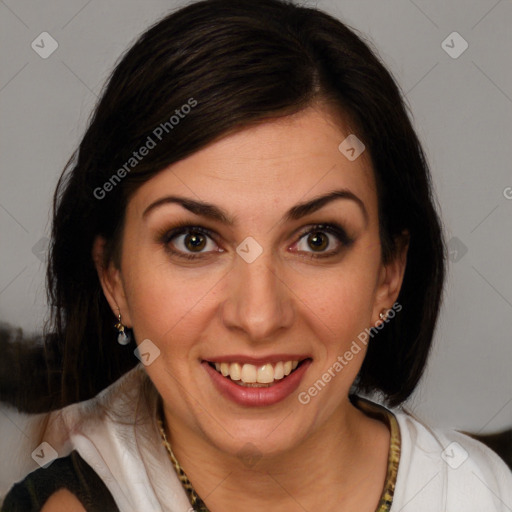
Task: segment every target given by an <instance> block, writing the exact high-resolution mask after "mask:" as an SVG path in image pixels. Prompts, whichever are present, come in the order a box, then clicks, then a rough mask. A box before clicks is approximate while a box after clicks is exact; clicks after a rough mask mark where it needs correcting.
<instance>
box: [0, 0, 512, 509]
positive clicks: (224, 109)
mask: <svg viewBox="0 0 512 512" xmlns="http://www.w3.org/2000/svg"><path fill="white" fill-rule="evenodd" d="M68 167H69V169H68V172H66V173H65V174H64V175H63V177H62V178H61V180H60V182H59V184H58V187H57V191H56V194H55V203H54V223H53V233H52V237H53V238H52V247H51V257H50V263H49V268H48V285H49V287H48V288H49V291H50V295H51V299H52V304H53V305H54V309H53V318H52V324H51V325H52V329H50V331H49V334H48V336H47V339H46V342H47V353H48V354H49V358H48V360H49V362H48V375H49V377H48V389H47V390H44V392H43V391H42V392H41V398H40V399H41V400H42V401H43V402H42V403H43V404H44V409H45V410H47V411H50V410H51V411H52V412H51V413H49V414H48V415H47V416H46V420H47V421H46V423H45V424H44V428H41V436H40V438H39V439H38V442H39V443H42V444H39V445H37V448H36V450H33V448H34V444H31V445H30V447H27V448H26V451H27V457H28V456H29V455H30V453H32V457H33V458H34V460H36V458H39V459H40V461H41V465H42V466H43V467H42V468H41V469H39V470H37V471H35V472H33V473H31V474H30V475H28V476H27V477H26V478H25V480H24V481H23V482H21V483H19V484H17V485H16V486H14V487H13V488H12V490H11V491H10V493H9V495H8V496H7V497H6V499H5V502H4V509H5V510H6V511H10V510H43V511H45V512H46V511H56V510H61V509H65V510H73V511H78V510H80V511H81V510H103V511H105V510H121V511H131V510H133V511H141V510H144V511H149V510H151V511H153V510H169V511H173V512H174V511H176V512H177V511H185V510H192V508H191V507H193V510H210V511H231V510H237V511H238V510H244V511H252V510H261V509H262V507H265V508H266V509H267V510H269V511H278V510H279V511H282V510H286V511H295V510H313V509H314V508H317V507H321V508H322V510H332V511H341V510H343V511H358V512H361V511H363V512H364V511H368V512H373V511H375V510H378V511H380V512H383V511H388V510H391V511H395V510H396V511H398V510H404V511H405V510H415V511H423V510H429V511H431V510H439V511H441V510H442V511H444V510H475V511H477V510H478V511H482V510H486V511H491V510H498V511H501V510H508V509H510V507H512V494H511V493H512V475H511V474H510V471H509V470H508V469H507V468H506V466H505V464H504V463H503V462H502V461H501V460H500V459H499V458H498V457H497V456H496V455H495V454H494V453H493V452H491V451H490V450H488V449H487V448H485V447H484V446H483V445H482V444H480V443H478V442H476V441H474V440H472V439H470V438H469V437H466V436H464V435H462V434H459V433H457V432H451V431H440V430H432V429H430V428H428V427H427V426H425V425H423V424H422V423H421V422H419V421H418V420H416V419H415V418H414V417H412V416H411V415H410V414H407V413H405V412H404V411H403V410H401V409H400V408H399V406H400V404H402V403H403V402H404V401H405V400H406V398H407V397H408V396H409V395H410V394H411V393H412V391H413V390H414V389H415V387H416V385H417V383H418V381H419V379H420V377H421V374H422V371H423V369H424V367H425V364H426V360H427V357H428V353H429V348H430V345H431V341H432V337H433V332H434V329H435V325H436V320H437V317H438V312H439V308H440V303H441V294H442V287H443V281H444V261H445V249H444V243H443V236H442V230H441V224H440V221H439V218H438V215H437V213H436V209H435V206H434V199H433V197H432V192H431V187H430V175H429V171H428V168H427V165H426V162H425V158H424V156H423V152H422V149H421V147H420V144H419V142H418V139H417V137H416V135H415V133H414V130H413V128H412V126H411V123H410V121H409V119H408V116H407V113H406V109H405V107H404V104H403V101H402V99H401V97H400V94H399V90H398V88H397V86H396V85H395V83H394V81H393V79H392V77H391V76H390V74H389V73H388V72H387V71H386V69H385V68H384V67H383V66H382V64H381V63H380V62H379V60H378V59H377V58H376V57H375V55H374V54H373V53H372V52H371V50H370V49H369V48H368V47H367V46H366V44H365V43H364V42H363V41H362V40H361V39H360V38H359V37H357V36H356V35H355V33H354V32H353V31H351V30H350V29H348V28H347V27H346V26H345V25H343V24H342V23H340V22H339V21H337V20H335V19H333V18H331V17H330V16H328V15H326V14H324V13H322V12H320V11H317V10H315V9H308V8H303V7H297V6H294V5H293V4H288V3H286V2H283V1H280V0H263V1H258V2H254V1H250V0H243V1H236V2H235V1H230V0H207V1H204V2H198V3H195V4H192V5H190V6H188V7H186V8H184V9H182V10H180V11H177V12H176V13H174V14H172V15H170V16H168V17H167V18H165V19H163V20H162V21H160V22H159V23H157V24H156V25H155V26H154V27H152V28H151V29H150V30H148V31H147V32H146V33H145V34H144V35H143V36H142V37H141V38H140V39H139V40H138V41H137V42H136V44H135V45H134V46H133V47H132V48H131V49H130V50H129V51H128V52H127V53H126V55H125V56H124V57H123V59H122V60H121V61H120V63H119V64H118V65H117V67H116V69H115V70H114V73H113V75H112V77H111V79H110V80H109V83H108V86H107V87H106V89H105V92H104V94H103V96H102V98H101V100H100V102H99V104H98V106H97V108H96V110H95V113H94V116H93V118H92V120H91V123H90V126H89V128H88V130H87V132H86V134H85V136H84V138H83V140H82V142H81V144H80V147H79V150H78V152H77V154H76V156H75V158H74V159H72V160H71V161H70V163H69V166H68ZM113 325H115V327H116V329H117V330H114V329H113ZM99 392H100V393H99ZM98 393H99V394H98ZM361 394H369V395H372V394H373V395H374V396H375V401H370V400H367V399H365V398H362V397H361V396H360V395H361ZM385 405H387V407H385ZM45 443H46V444H45ZM32 450H33V451H32ZM50 462H51V463H50ZM48 463H50V465H47V464H48Z"/></svg>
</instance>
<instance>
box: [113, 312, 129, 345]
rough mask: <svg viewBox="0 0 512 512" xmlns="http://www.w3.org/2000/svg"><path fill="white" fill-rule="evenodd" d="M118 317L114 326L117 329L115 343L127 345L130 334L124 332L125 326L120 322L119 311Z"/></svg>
mask: <svg viewBox="0 0 512 512" xmlns="http://www.w3.org/2000/svg"><path fill="white" fill-rule="evenodd" d="M118 319H119V322H118V323H117V324H115V328H116V329H117V331H118V334H117V343H119V345H128V343H130V341H131V336H130V334H129V333H127V332H125V330H124V329H125V326H124V325H123V324H122V322H121V313H119V316H118Z"/></svg>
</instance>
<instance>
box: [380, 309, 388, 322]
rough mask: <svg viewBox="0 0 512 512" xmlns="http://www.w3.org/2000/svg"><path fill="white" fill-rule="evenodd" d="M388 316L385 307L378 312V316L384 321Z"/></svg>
mask: <svg viewBox="0 0 512 512" xmlns="http://www.w3.org/2000/svg"><path fill="white" fill-rule="evenodd" d="M387 317H388V310H387V309H383V310H382V311H381V312H380V313H379V318H380V319H381V320H382V321H383V322H384V321H385V320H386V318H387Z"/></svg>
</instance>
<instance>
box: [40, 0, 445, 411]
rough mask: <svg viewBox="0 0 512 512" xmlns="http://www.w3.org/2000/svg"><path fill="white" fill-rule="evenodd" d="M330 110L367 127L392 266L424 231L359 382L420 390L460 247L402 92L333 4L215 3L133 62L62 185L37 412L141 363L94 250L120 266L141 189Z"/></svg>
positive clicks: (386, 393)
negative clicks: (174, 120)
mask: <svg viewBox="0 0 512 512" xmlns="http://www.w3.org/2000/svg"><path fill="white" fill-rule="evenodd" d="M191 98H193V100H194V101H195V102H197V104H196V105H195V106H194V108H193V109H191V110H190V112H189V113H188V114H187V115H186V116H183V117H180V121H179V124H177V125H176V126H174V128H173V129H171V128H169V129H168V133H165V137H162V141H161V142H159V143H158V144H157V145H156V147H154V148H153V149H151V151H150V152H149V153H148V154H147V156H145V157H144V158H143V159H142V160H141V161H140V162H138V163H137V165H135V166H134V167H133V168H132V169H131V170H130V171H129V172H127V173H126V175H125V176H123V178H122V179H121V180H119V181H118V182H116V183H115V185H114V186H112V187H109V191H108V193H106V194H105V195H104V197H102V198H100V199H98V195H99V194H98V192H97V191H98V187H99V188H101V187H103V185H104V184H105V183H107V182H109V180H111V179H112V176H113V175H114V174H115V173H116V171H117V170H118V169H120V168H122V167H123V165H125V164H126V162H127V161H129V159H130V157H131V156H132V152H133V151H134V150H137V148H139V147H140V146H141V144H142V143H143V142H144V141H145V140H147V138H148V136H151V134H153V133H154V130H155V128H156V127H158V126H161V125H162V123H166V122H167V123H169V120H170V117H171V116H172V115H173V114H174V113H175V111H176V109H180V107H181V106H182V105H185V104H187V103H188V102H190V100H191ZM316 102H324V103H326V104H328V105H331V107H332V108H333V110H334V109H338V110H339V111H340V112H342V113H343V115H344V116H345V118H346V119H349V120H350V123H352V124H353V125H354V126H357V130H358V131H357V134H358V137H359V138H360V139H361V140H362V141H363V142H364V144H365V145H366V148H367V151H368V152H369V154H370V156H371V161H372V163H373V170H374V174H375V179H376V182H377V187H378V188H377V195H378V204H379V222H380V237H381V242H382V258H383V261H384V262H388V261H389V260H390V259H391V258H392V257H393V256H394V255H395V251H396V248H397V246H396V243H395V242H396V241H397V240H398V238H397V237H399V236H400V234H401V233H402V232H403V230H405V229H407V230H408V231H409V233H410V245H409V250H408V257H407V267H406V272H405V277H404V282H403V285H402V289H401V291H400V295H399V297H398V302H399V303H400V304H401V305H402V306H403V310H402V311H401V312H400V313H399V314H397V315H396V317H395V318H394V319H393V320H392V321H391V322H389V324H388V325H386V326H385V328H384V329H383V330H382V331H381V332H380V333H379V339H378V342H376V343H371V342H370V344H369V348H368V353H367V355H366V358H365V360H364V363H363V366H362V368H361V371H360V373H359V375H358V378H357V380H356V385H357V389H359V390H362V391H377V392H380V393H382V394H383V397H384V398H385V399H386V400H387V401H388V403H389V404H390V405H396V404H399V403H401V402H403V401H404V400H405V399H406V398H407V397H408V396H409V395H410V394H411V392H412V391H413V390H414V388H415V386H416V385H417V383H418V381H419V379H420V377H421V375H422V372H423V370H424V367H425V364H426V361H427V356H428V353H429V350H430V346H431V343H432V339H433V334H434V330H435V326H436V321H437V318H438V313H439V308H440V304H441V296H442V288H443V281H444V276H445V245H444V240H443V236H442V229H441V224H440V220H439V217H438V215H437V213H436V208H435V204H434V199H433V195H432V190H431V178H430V174H429V170H428V167H427V163H426V161H425V157H424V154H423V151H422V148H421V146H420V143H419V141H418V138H417V136H416V134H415V131H414V129H413V127H412V125H411V121H410V119H409V116H408V112H407V108H406V106H405V104H404V101H403V98H402V96H401V93H400V90H399V88H398V87H397V85H396V84H395V82H394V80H393V78H392V77H391V75H390V73H389V72H388V71H387V70H386V68H385V67H384V66H383V65H382V63H381V62H380V60H379V59H378V58H377V57H376V55H375V52H374V51H372V50H371V49H370V47H369V45H368V44H367V43H365V42H363V40H362V38H361V37H360V36H358V35H356V32H355V31H354V30H353V29H349V28H348V27H347V26H346V25H345V24H343V23H342V22H340V21H339V20H337V19H335V18H333V17H331V16H329V15H327V14H325V13H323V12H321V11H319V10H316V9H312V8H306V7H299V6H296V5H294V4H293V3H291V2H287V1H283V0H258V1H254V0H236V1H234V0H205V1H201V2H197V3H193V4H192V5H189V6H187V7H185V8H183V9H180V10H178V11H177V12H175V13H172V14H170V15H169V16H167V17H165V18H164V19H162V20H161V21H159V22H158V23H156V24H155V25H154V26H153V27H151V28H150V29H149V30H148V31H147V32H145V33H144V34H143V35H142V36H141V37H140V38H139V39H138V40H137V41H136V43H135V44H134V45H133V46H132V47H131V48H130V49H129V50H128V51H127V52H126V54H125V55H124V56H122V58H121V60H120V61H119V63H118V64H117V66H116V67H115V69H114V71H113V73H112V75H111V77H110V79H109V81H108V82H107V85H106V87H105V89H104V91H103V93H102V96H101V99H100V100H99V103H98V105H97V106H96V109H95V111H94V113H93V116H92V118H91V121H90V124H89V127H88V129H87V131H86V133H85V135H84V137H83V140H82V142H81V144H80V146H79V148H78V150H77V152H76V154H75V155H74V156H73V158H72V159H71V160H70V161H69V163H68V165H67V167H66V169H65V170H64V172H63V174H62V176H61V178H60V180H59V183H58V186H57V189H56V192H55V197H54V207H53V228H52V243H51V250H50V255H49V264H48V272H47V285H48V296H49V300H50V304H51V308H52V309H51V318H50V319H49V322H48V324H47V326H46V336H45V343H46V351H47V354H48V355H49V357H48V378H47V381H46V384H45V386H43V387H42V388H41V390H40V391H39V395H40V396H39V397H38V396H37V391H38V390H37V389H36V390H34V395H33V399H34V403H35V401H37V400H40V402H39V403H40V404H41V406H40V408H41V409H45V410H48V409H54V408H58V407H62V406H64V405H67V404H69V403H73V402H76V401H80V400H84V399H87V398H90V397H92V396H94V395H95V394H97V393H98V392H99V391H100V390H102V389H103V388H105V387H106V386H108V385H109V384H111V383H112V382H113V381H114V380H116V379H117V378H119V377H120V376H121V375H122V374H123V373H125V372H126V371H127V370H128V369H130V368H132V367H133V366H134V365H135V364H136V363H138V360H137V359H136V358H135V356H134V354H133V348H134V347H133V344H132V345H128V347H123V346H121V345H119V344H118V343H116V331H115V329H114V327H113V324H114V323H115V320H116V318H115V317H114V315H113V314H112V311H111V309H110V307H109V305H108V303H107V301H106V299H105V297H104V295H103V292H102V289H101V287H100V283H99V280H98V276H97V273H96V270H95V266H94V263H93V260H92V257H91V248H92V245H93V241H94V239H95V237H96V236H97V235H102V236H103V237H105V238H106V240H107V241H108V251H107V258H114V261H116V259H117V258H116V255H117V256H118V252H116V249H118V247H119V240H120V238H121V236H122V227H123V218H124V211H125V208H126V205H127V201H128V200H129V198H130V196H131V194H132V193H133V192H134V190H136V189H137V187H138V186H140V185H141V184H142V183H143V182H145V181H146V180H149V179H151V177H152V176H154V175H155V174H156V173H158V172H159V171H161V170H162V169H164V168H166V167H168V166H169V165H170V164H172V163H174V162H177V161H178V160H180V159H183V158H184V157H186V156H188V155H190V154H192V153H194V152H196V151H197V150H199V149H201V148H202V147H204V146H205V145H206V144H208V143H210V142H212V141H214V140H216V139H218V138H219V137H221V136H223V135H225V134H227V133H229V132H231V131H233V130H237V129H239V128H242V127H246V126H248V125H251V124H253V123H258V122H262V121H264V120H266V119H272V118H276V117H279V116H284V115H288V114H291V113H294V112H298V111H300V110H302V109H304V108H306V107H308V106H310V105H312V104H314V103H316ZM189 104H190V103H189ZM111 183H112V182H111ZM95 190H96V194H95ZM130 347H131V348H130ZM42 395H44V396H42Z"/></svg>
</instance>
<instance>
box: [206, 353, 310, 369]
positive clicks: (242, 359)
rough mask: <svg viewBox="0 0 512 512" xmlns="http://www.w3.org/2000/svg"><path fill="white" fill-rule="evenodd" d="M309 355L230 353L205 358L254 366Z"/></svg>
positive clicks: (217, 361) (302, 358)
mask: <svg viewBox="0 0 512 512" xmlns="http://www.w3.org/2000/svg"><path fill="white" fill-rule="evenodd" d="M310 357H311V356H308V355H304V354H271V355H268V356H262V357H251V356H244V355H241V354H240V355H237V354H232V355H228V356H218V357H211V358H208V359H205V361H207V362H208V363H242V364H253V365H254V366H258V365H263V364H265V363H278V362H279V361H302V360H304V359H309V358H310Z"/></svg>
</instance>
